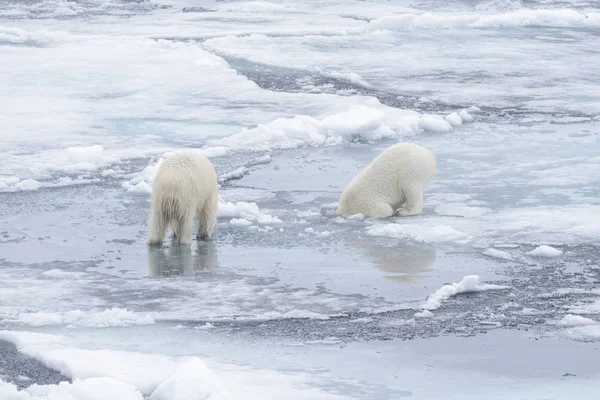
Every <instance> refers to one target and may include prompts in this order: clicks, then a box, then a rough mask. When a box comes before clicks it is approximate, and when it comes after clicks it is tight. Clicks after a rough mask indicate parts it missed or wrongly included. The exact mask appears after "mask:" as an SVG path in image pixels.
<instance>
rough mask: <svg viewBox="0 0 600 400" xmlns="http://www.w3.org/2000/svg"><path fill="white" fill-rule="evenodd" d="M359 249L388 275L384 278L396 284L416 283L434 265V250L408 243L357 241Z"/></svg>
mask: <svg viewBox="0 0 600 400" xmlns="http://www.w3.org/2000/svg"><path fill="white" fill-rule="evenodd" d="M355 245H356V247H357V248H359V249H360V250H361V251H362V252H363V253H364V254H365V255H366V256H367V257H368V258H369V259H370V260H371V262H373V264H375V266H376V267H377V268H378V269H380V270H381V271H383V272H386V273H389V275H386V278H388V279H391V280H393V281H396V282H398V283H411V282H415V281H418V280H419V279H420V278H421V277H422V275H423V273H424V272H426V271H428V270H429V269H430V268H431V266H432V265H433V264H434V263H435V259H436V251H435V248H433V247H429V246H425V245H418V244H409V243H399V244H397V245H394V246H383V245H378V244H377V243H374V242H372V241H370V240H357V241H356V242H355Z"/></svg>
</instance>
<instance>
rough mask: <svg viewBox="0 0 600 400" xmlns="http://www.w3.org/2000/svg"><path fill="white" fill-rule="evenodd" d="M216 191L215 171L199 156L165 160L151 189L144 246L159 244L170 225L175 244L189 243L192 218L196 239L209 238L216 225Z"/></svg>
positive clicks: (192, 154)
mask: <svg viewBox="0 0 600 400" xmlns="http://www.w3.org/2000/svg"><path fill="white" fill-rule="evenodd" d="M218 191H219V185H218V183H217V174H216V173H215V169H214V167H213V165H212V164H211V162H210V161H209V160H208V159H207V158H206V157H205V156H203V155H202V154H200V153H197V152H194V151H183V152H181V153H177V154H175V155H172V156H170V157H169V158H167V159H166V160H165V161H164V162H163V164H162V165H161V166H160V167H159V168H158V172H157V173H156V178H155V179H154V184H153V186H152V200H151V201H152V204H151V206H150V218H149V220H148V238H147V240H146V243H148V244H161V243H162V242H163V239H164V236H165V231H166V229H167V228H168V227H169V225H170V226H171V228H172V229H173V232H174V233H175V236H176V237H177V241H178V242H179V243H181V244H190V243H191V242H192V238H191V236H192V227H193V225H194V216H195V215H197V216H198V234H197V237H198V239H206V238H208V237H210V236H211V234H212V232H213V229H214V227H215V225H216V222H217V207H218V202H219V199H218V197H219V194H218Z"/></svg>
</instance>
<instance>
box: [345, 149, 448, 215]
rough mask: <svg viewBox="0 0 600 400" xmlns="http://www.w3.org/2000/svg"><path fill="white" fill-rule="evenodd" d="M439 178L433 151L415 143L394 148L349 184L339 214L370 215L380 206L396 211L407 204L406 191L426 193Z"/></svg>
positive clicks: (375, 160) (384, 153) (382, 154)
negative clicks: (416, 188) (432, 181)
mask: <svg viewBox="0 0 600 400" xmlns="http://www.w3.org/2000/svg"><path fill="white" fill-rule="evenodd" d="M435 174H436V159H435V156H434V155H433V153H432V152H431V151H429V150H427V149H426V148H424V147H421V146H419V145H416V144H413V143H398V144H395V145H393V146H390V147H388V148H387V149H386V150H384V151H383V152H382V153H381V154H380V155H379V156H377V157H376V158H375V159H374V160H373V161H372V162H371V164H369V165H368V166H367V167H366V168H365V169H363V170H362V171H361V172H360V173H359V174H358V175H357V176H356V177H355V178H354V179H353V180H352V181H351V182H350V183H349V184H348V186H347V187H346V189H345V190H344V192H343V193H342V195H341V196H340V203H339V206H338V213H339V214H341V215H352V214H357V213H362V214H365V213H366V214H370V211H371V208H372V204H373V203H377V202H383V203H386V204H389V205H390V206H392V207H395V206H397V205H399V204H401V203H402V202H403V201H404V195H403V191H404V190H405V189H408V188H412V187H415V186H418V187H421V188H423V189H425V187H426V186H427V185H428V184H429V182H431V180H432V179H433V178H434V177H435Z"/></svg>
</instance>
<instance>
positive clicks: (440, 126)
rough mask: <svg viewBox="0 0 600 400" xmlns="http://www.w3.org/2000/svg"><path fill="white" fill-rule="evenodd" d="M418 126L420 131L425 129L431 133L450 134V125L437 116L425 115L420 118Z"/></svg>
mask: <svg viewBox="0 0 600 400" xmlns="http://www.w3.org/2000/svg"><path fill="white" fill-rule="evenodd" d="M419 126H420V127H421V128H422V129H426V130H429V131H433V132H442V133H443V132H450V131H451V130H452V125H451V124H450V123H449V122H448V121H446V120H445V119H444V118H442V117H440V116H438V115H426V116H423V117H421V120H420V121H419Z"/></svg>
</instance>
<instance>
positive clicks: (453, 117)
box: [444, 112, 463, 126]
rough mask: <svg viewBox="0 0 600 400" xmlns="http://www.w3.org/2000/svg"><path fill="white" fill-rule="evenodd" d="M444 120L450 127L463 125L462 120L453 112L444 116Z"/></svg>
mask: <svg viewBox="0 0 600 400" xmlns="http://www.w3.org/2000/svg"><path fill="white" fill-rule="evenodd" d="M444 119H445V120H446V121H448V122H449V123H450V125H452V126H456V125H462V123H463V121H462V118H461V117H460V116H459V115H458V114H457V113H455V112H453V113H452V114H448V115H446V117H445V118H444Z"/></svg>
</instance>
